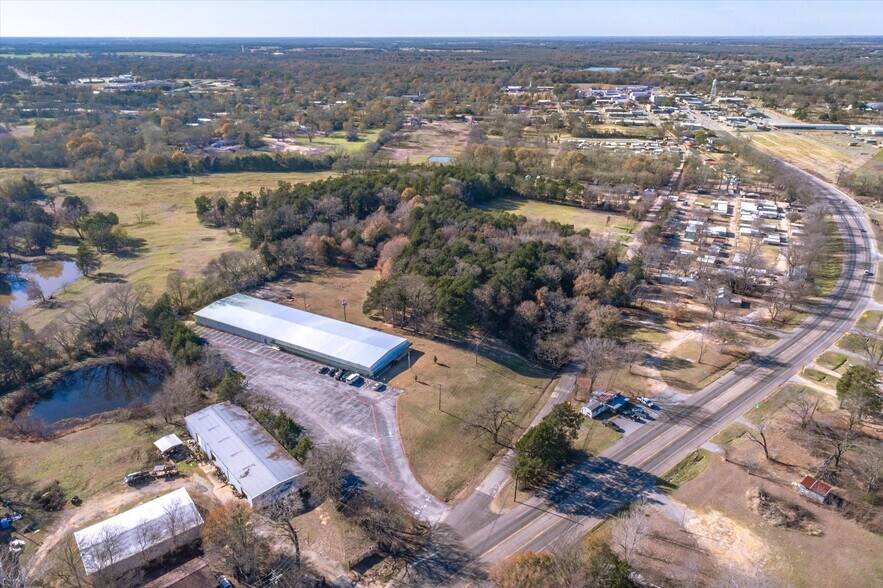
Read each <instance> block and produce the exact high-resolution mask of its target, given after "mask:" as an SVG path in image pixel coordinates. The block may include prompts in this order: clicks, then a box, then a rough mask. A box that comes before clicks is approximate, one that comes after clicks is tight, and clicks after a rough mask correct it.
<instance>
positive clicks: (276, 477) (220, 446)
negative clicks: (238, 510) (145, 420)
mask: <svg viewBox="0 0 883 588" xmlns="http://www.w3.org/2000/svg"><path fill="white" fill-rule="evenodd" d="M184 423H185V424H186V425H187V431H188V432H189V433H190V436H191V437H193V438H194V439H195V440H196V442H197V443H198V444H199V447H200V448H201V449H202V451H203V452H204V453H205V454H206V455H207V456H208V458H209V459H211V460H212V461H213V462H214V463H215V465H216V466H217V467H218V469H219V470H221V471H222V472H223V473H224V475H225V476H226V477H227V481H228V482H229V483H230V485H231V486H233V487H234V488H235V489H236V490H237V491H238V492H239V493H240V494H242V495H243V496H244V497H245V498H246V500H248V502H249V504H251V505H252V506H262V505H264V504H267V503H269V502H272V501H273V499H275V498H277V497H279V496H283V495H285V494H286V493H288V492H292V491H294V490H297V489H298V488H300V487H301V486H302V481H303V480H304V478H305V475H304V474H305V473H306V472H305V470H304V468H303V467H302V466H301V465H300V464H299V463H297V461H295V460H294V458H293V457H291V454H289V453H288V451H287V450H286V449H285V448H284V447H282V445H280V444H279V442H278V441H276V439H274V438H273V436H272V435H270V433H268V432H267V430H266V429H264V428H263V427H262V426H261V425H260V423H258V422H257V421H256V420H254V418H252V416H251V415H250V414H248V413H247V412H246V411H245V409H244V408H242V407H241V406H236V405H235V404H231V403H229V402H221V403H220V404H213V405H212V406H207V407H206V408H203V409H202V410H200V411H198V412H195V413H193V414H191V415H189V416H187V417H185V418H184Z"/></svg>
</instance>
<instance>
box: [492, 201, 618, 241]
mask: <svg viewBox="0 0 883 588" xmlns="http://www.w3.org/2000/svg"><path fill="white" fill-rule="evenodd" d="M480 208H482V209H483V210H490V211H502V212H509V213H512V214H520V215H522V216H526V217H527V218H529V219H546V220H550V221H557V222H559V223H565V224H569V225H573V226H574V227H576V229H577V230H580V229H589V230H590V231H592V232H593V233H606V232H610V233H612V234H614V235H617V236H630V235H631V231H632V230H633V228H634V221H632V220H631V219H629V218H628V217H626V216H625V215H620V214H612V213H607V212H595V211H593V210H588V209H585V208H580V207H578V206H570V205H567V204H555V203H551V202H540V201H539V200H526V199H521V198H497V199H495V200H492V201H490V202H485V203H484V204H482V205H481V206H480Z"/></svg>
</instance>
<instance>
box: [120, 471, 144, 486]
mask: <svg viewBox="0 0 883 588" xmlns="http://www.w3.org/2000/svg"><path fill="white" fill-rule="evenodd" d="M149 479H150V472H146V471H140V472H132V473H131V474H126V477H125V478H123V481H124V482H126V484H128V485H129V486H134V485H135V484H138V483H140V482H143V481H145V480H149Z"/></svg>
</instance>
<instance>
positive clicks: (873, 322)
mask: <svg viewBox="0 0 883 588" xmlns="http://www.w3.org/2000/svg"><path fill="white" fill-rule="evenodd" d="M881 319H883V311H880V310H866V311H864V312H863V313H862V315H861V316H860V317H859V319H858V320H857V321H855V326H856V327H857V328H859V329H862V330H865V331H876V330H877V328H878V327H879V326H880V320H881Z"/></svg>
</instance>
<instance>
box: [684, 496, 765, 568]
mask: <svg viewBox="0 0 883 588" xmlns="http://www.w3.org/2000/svg"><path fill="white" fill-rule="evenodd" d="M684 526H685V527H686V529H687V530H688V531H689V532H691V533H693V534H694V535H695V536H696V541H697V543H698V544H699V546H700V547H702V548H703V549H705V550H706V551H708V552H709V553H710V554H712V555H713V556H714V558H715V560H717V561H719V562H724V563H727V564H729V565H732V566H736V567H738V568H741V569H745V570H749V569H753V568H756V567H759V566H761V565H763V564H764V562H765V561H766V560H767V559H768V558H769V554H770V551H769V547H768V546H767V545H766V543H765V542H764V540H763V539H762V538H761V537H760V536H758V535H757V534H755V533H754V532H753V531H751V530H750V529H749V528H747V527H745V526H743V525H741V524H739V523H738V522H736V521H735V520H733V519H731V518H729V517H727V516H726V515H724V514H723V513H721V512H719V511H716V510H712V511H709V512H707V513H703V514H697V515H695V516H693V517H690V518H688V519H687V520H686V521H684Z"/></svg>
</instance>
